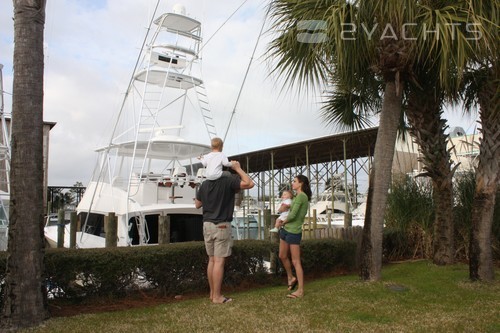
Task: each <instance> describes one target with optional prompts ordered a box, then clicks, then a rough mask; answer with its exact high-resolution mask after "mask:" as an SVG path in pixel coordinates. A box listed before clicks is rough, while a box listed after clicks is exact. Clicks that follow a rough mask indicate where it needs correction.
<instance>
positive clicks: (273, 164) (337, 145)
mask: <svg viewBox="0 0 500 333" xmlns="http://www.w3.org/2000/svg"><path fill="white" fill-rule="evenodd" d="M377 132H378V127H373V128H369V129H363V130H359V131H353V132H346V133H340V134H334V135H328V136H322V137H319V138H315V139H310V140H305V141H299V142H295V143H290V144H285V145H280V146H275V147H270V148H266V149H261V150H256V151H252V152H247V153H242V154H238V155H232V156H230V157H229V159H230V160H237V161H239V162H240V163H241V165H242V167H243V168H244V169H245V170H246V171H247V173H248V174H249V175H250V176H251V177H252V179H253V181H254V182H255V183H256V185H258V186H256V187H257V191H258V194H257V197H258V201H261V200H262V199H263V198H265V197H266V196H267V195H268V196H269V197H270V198H271V200H272V198H275V197H276V195H275V194H277V193H278V192H279V186H280V184H286V183H288V184H289V183H291V180H292V179H293V177H294V176H295V175H297V174H305V175H307V176H308V178H309V179H310V181H311V185H312V190H313V195H314V194H316V195H318V194H319V192H320V191H321V190H324V188H325V187H327V186H328V185H329V184H327V183H328V182H329V181H330V180H331V179H332V178H333V176H334V175H342V177H343V179H344V183H345V187H346V188H347V187H348V184H350V185H351V186H352V187H353V188H354V189H355V190H356V189H357V188H358V179H359V173H363V174H364V175H365V176H366V179H368V174H369V170H370V166H371V162H372V158H373V154H374V150H375V142H376V138H377ZM322 187H323V188H322ZM355 198H356V195H354V196H353V199H354V200H355ZM262 201H263V200H262ZM270 206H271V207H274V204H271V205H270Z"/></svg>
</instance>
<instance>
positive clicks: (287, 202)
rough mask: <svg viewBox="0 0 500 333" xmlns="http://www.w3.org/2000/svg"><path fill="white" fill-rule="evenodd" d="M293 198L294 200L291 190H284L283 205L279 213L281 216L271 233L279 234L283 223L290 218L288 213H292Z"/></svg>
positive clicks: (282, 194) (281, 204) (282, 195)
mask: <svg viewBox="0 0 500 333" xmlns="http://www.w3.org/2000/svg"><path fill="white" fill-rule="evenodd" d="M292 198H293V193H292V191H290V190H284V191H283V192H282V193H281V203H280V207H279V208H278V213H280V216H279V217H278V218H277V219H276V223H275V224H274V228H272V229H271V230H270V231H271V232H278V230H279V228H280V227H281V224H282V222H283V221H284V220H285V219H286V217H287V216H288V212H289V211H290V206H291V205H292Z"/></svg>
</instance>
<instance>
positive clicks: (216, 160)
mask: <svg viewBox="0 0 500 333" xmlns="http://www.w3.org/2000/svg"><path fill="white" fill-rule="evenodd" d="M200 160H201V164H203V167H205V176H206V178H207V179H210V180H215V179H218V178H220V176H222V166H226V167H231V166H232V163H231V162H230V161H229V160H228V159H227V157H226V155H224V153H223V152H220V151H213V152H210V153H208V154H206V155H203V156H202V157H201V159H200Z"/></svg>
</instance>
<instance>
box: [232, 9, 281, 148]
mask: <svg viewBox="0 0 500 333" xmlns="http://www.w3.org/2000/svg"><path fill="white" fill-rule="evenodd" d="M270 7H271V6H268V9H267V11H266V15H265V16H264V20H263V22H262V26H261V27H260V32H259V36H258V37H257V42H256V43H255V46H254V48H253V52H252V56H251V57H250V61H249V62H248V66H247V70H246V72H245V76H244V77H243V82H241V86H240V90H239V91H238V96H237V97H236V102H235V103H234V107H233V112H232V113H231V117H230V118H229V123H228V124H227V128H226V133H225V134H224V138H223V140H224V141H226V137H227V133H228V132H229V128H230V127H231V123H232V122H233V117H234V114H235V113H236V107H237V106H238V102H239V101H240V97H241V92H242V91H243V87H244V86H245V82H246V79H247V76H248V72H249V71H250V66H251V65H252V62H253V59H254V56H255V52H256V51H257V46H258V45H259V41H260V37H261V36H262V31H263V30H264V26H265V25H266V21H267V16H268V15H269V10H270Z"/></svg>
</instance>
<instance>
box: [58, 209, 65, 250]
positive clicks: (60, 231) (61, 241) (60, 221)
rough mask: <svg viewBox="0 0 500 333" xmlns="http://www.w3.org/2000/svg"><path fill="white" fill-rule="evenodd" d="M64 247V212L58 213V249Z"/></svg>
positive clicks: (60, 210) (61, 210)
mask: <svg viewBox="0 0 500 333" xmlns="http://www.w3.org/2000/svg"><path fill="white" fill-rule="evenodd" d="M63 247H64V210H63V209H59V211H58V212H57V248H63Z"/></svg>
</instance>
